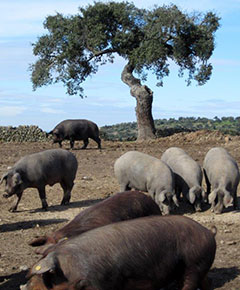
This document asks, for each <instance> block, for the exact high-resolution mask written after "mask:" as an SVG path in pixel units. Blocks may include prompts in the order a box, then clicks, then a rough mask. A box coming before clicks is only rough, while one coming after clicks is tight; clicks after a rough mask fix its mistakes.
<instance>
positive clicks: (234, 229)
mask: <svg viewBox="0 0 240 290" xmlns="http://www.w3.org/2000/svg"><path fill="white" fill-rule="evenodd" d="M239 144H240V137H229V136H224V135H222V134H220V133H219V132H207V131H199V132H195V133H180V134H175V135H173V136H170V137H166V138H159V139H156V140H153V141H144V142H108V141H105V142H104V141H103V142H102V147H103V149H102V150H101V151H100V150H98V149H96V143H94V142H90V144H89V146H88V149H87V150H80V147H81V146H82V144H80V142H79V143H78V142H76V149H75V150H72V152H73V153H74V154H75V155H76V157H77V159H78V162H79V168H78V172H77V177H76V180H75V185H74V188H73V191H72V199H71V203H70V205H69V206H60V205H59V204H60V202H61V199H62V190H61V187H60V186H59V185H58V184H56V185H54V186H53V187H47V189H46V190H47V200H48V204H49V210H48V211H42V210H41V202H40V199H39V196H38V193H37V190H36V189H27V190H25V192H24V194H23V198H22V200H21V202H20V204H19V207H18V211H17V212H15V213H11V212H9V211H8V209H9V208H10V205H11V199H4V198H3V196H2V193H3V191H4V185H3V184H2V185H1V187H0V191H1V195H0V289H4V290H8V289H19V286H20V285H21V284H25V283H26V278H25V275H26V273H27V269H28V267H30V266H31V265H32V264H33V263H34V262H35V261H36V260H37V259H38V256H37V255H36V254H35V253H34V248H32V247H30V246H29V245H28V242H29V241H30V240H31V239H32V238H34V237H36V236H39V235H43V234H45V233H49V232H51V231H54V230H56V229H58V228H60V227H62V226H63V225H64V224H66V223H67V222H68V221H69V220H71V219H72V218H73V217H74V216H75V215H77V214H78V213H79V212H80V211H81V210H83V209H85V208H86V207H88V206H90V205H92V204H94V203H96V202H99V201H101V200H103V199H105V198H107V197H108V196H110V195H112V194H114V193H116V192H118V191H119V186H118V183H117V181H116V179H115V177H114V173H113V164H114V162H115V160H116V158H118V157H119V156H121V155H122V154H123V153H125V152H127V151H129V150H138V151H141V152H144V153H147V154H150V155H152V156H155V157H158V158H160V157H161V155H162V153H163V152H164V151H165V150H166V149H167V148H169V147H171V146H178V147H181V148H183V149H184V150H186V152H187V153H189V154H190V156H192V157H193V158H194V159H195V160H196V161H197V162H199V164H200V165H202V162H203V158H204V156H205V154H206V152H207V151H208V150H209V149H210V148H212V147H215V146H222V147H224V148H226V149H227V150H228V151H229V152H230V153H231V154H232V156H233V157H234V158H235V159H236V160H237V162H238V164H239V165H240V150H239ZM53 147H54V148H57V145H52V144H51V143H1V144H0V156H1V158H0V176H2V174H3V173H5V172H6V171H7V167H8V166H12V165H13V164H14V163H15V162H16V161H17V160H19V159H20V158H21V157H22V156H24V155H26V154H30V153H33V152H39V151H42V150H46V149H50V148H53ZM64 148H66V149H69V143H67V142H66V143H64ZM223 166H224V164H223ZM203 184H204V186H205V183H204V182H203ZM238 197H239V198H238V199H239V205H240V187H239V189H238ZM176 213H178V214H184V215H186V216H189V217H190V218H192V219H194V220H196V221H198V222H199V223H201V224H202V225H204V226H206V227H208V228H210V227H211V226H212V225H215V226H216V227H217V235H216V241H217V253H216V258H215V261H214V264H213V266H212V268H211V270H210V272H209V277H210V278H211V279H212V285H213V289H226V290H229V289H232V290H233V289H236V290H237V289H238V290H239V289H240V212H239V211H233V208H232V207H230V208H228V209H226V210H225V211H224V213H222V214H220V215H216V214H214V213H212V212H211V211H210V210H209V207H207V206H206V208H205V209H204V210H203V212H200V213H194V212H193V211H192V209H191V207H189V206H187V205H181V208H180V209H179V212H176Z"/></svg>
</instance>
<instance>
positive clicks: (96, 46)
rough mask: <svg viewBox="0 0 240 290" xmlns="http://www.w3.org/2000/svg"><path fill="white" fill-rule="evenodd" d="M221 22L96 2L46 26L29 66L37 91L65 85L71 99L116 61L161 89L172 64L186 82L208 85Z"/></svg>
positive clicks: (165, 9)
mask: <svg viewBox="0 0 240 290" xmlns="http://www.w3.org/2000/svg"><path fill="white" fill-rule="evenodd" d="M218 26H219V18H218V17H217V16H216V15H215V14H213V13H211V12H210V13H206V15H202V14H200V13H195V14H193V15H189V14H187V13H183V12H182V11H180V10H179V9H178V8H177V6H175V5H170V6H163V7H158V6H155V7H154V8H153V9H152V10H146V9H138V8H137V7H135V6H134V4H132V3H129V2H107V3H105V2H104V3H103V2H94V4H93V5H88V6H86V7H84V8H83V7H80V8H79V13H78V14H76V15H73V16H67V17H66V16H63V15H62V14H59V13H57V14H56V15H55V16H48V17H47V18H46V20H45V22H44V27H45V29H47V30H48V33H47V34H46V35H43V36H41V37H40V38H39V39H38V41H37V42H36V43H35V44H33V53H34V55H35V56H37V57H38V59H37V61H36V62H35V63H34V64H32V65H31V66H30V70H31V73H32V76H31V80H32V83H33V88H34V89H36V88H37V87H41V86H44V85H50V84H53V83H57V82H62V83H63V84H64V85H65V86H66V87H67V93H68V94H79V95H80V96H81V97H83V88H82V83H83V82H84V81H85V80H86V78H87V77H89V76H91V75H93V74H95V73H97V71H98V69H99V66H100V65H103V64H106V63H108V62H113V61H114V57H115V55H116V54H117V55H119V56H122V57H123V58H125V59H126V60H128V61H129V63H130V64H131V66H132V67H133V68H134V71H135V72H136V73H138V75H139V77H140V79H141V80H146V78H147V72H148V71H151V72H153V73H154V74H155V76H156V78H157V81H158V85H162V81H163V78H164V77H165V76H167V75H168V74H169V61H170V60H172V61H174V62H175V63H176V64H177V65H178V66H179V76H184V71H185V70H186V71H188V77H187V82H188V84H190V82H191V80H193V79H194V80H196V81H197V83H198V84H199V85H202V84H204V83H205V82H206V81H207V80H208V79H209V78H210V76H211V72H212V66H211V64H209V63H208V62H207V61H208V59H209V58H210V56H211V55H212V52H213V49H214V33H215V31H216V30H217V29H218Z"/></svg>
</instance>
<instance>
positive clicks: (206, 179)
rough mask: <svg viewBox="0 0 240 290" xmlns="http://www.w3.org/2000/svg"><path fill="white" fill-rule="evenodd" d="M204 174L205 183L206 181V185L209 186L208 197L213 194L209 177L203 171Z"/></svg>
mask: <svg viewBox="0 0 240 290" xmlns="http://www.w3.org/2000/svg"><path fill="white" fill-rule="evenodd" d="M203 174H204V177H205V181H206V185H207V195H209V194H210V192H211V184H210V182H209V179H208V176H207V173H206V171H205V170H204V169H203Z"/></svg>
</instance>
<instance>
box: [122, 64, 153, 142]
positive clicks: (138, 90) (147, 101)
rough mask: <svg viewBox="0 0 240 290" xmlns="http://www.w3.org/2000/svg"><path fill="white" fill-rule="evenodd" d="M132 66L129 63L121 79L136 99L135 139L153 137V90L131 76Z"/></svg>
mask: <svg viewBox="0 0 240 290" xmlns="http://www.w3.org/2000/svg"><path fill="white" fill-rule="evenodd" d="M133 70H134V67H132V66H131V65H130V64H129V63H128V64H127V65H126V66H125V67H124V69H123V72H122V76H121V78H122V81H123V82H124V83H125V84H127V85H128V86H129V87H130V92H131V95H132V96H133V97H134V98H135V99H136V101H137V105H136V108H135V111H136V116H137V125H138V137H137V140H147V139H153V138H155V132H156V129H155V126H154V121H153V117H152V101H153V92H152V91H151V90H150V89H149V88H148V87H147V86H145V85H141V82H140V80H139V79H137V78H135V77H134V76H133V74H132V73H133Z"/></svg>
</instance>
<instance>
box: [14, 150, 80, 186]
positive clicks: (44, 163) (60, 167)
mask: <svg viewBox="0 0 240 290" xmlns="http://www.w3.org/2000/svg"><path fill="white" fill-rule="evenodd" d="M77 167H78V162H77V159H76V157H75V155H74V154H73V153H71V152H69V151H67V150H64V149H50V150H45V151H42V152H38V153H34V154H30V155H26V156H24V157H23V158H21V159H20V160H19V161H18V162H17V163H16V164H15V165H14V169H15V171H17V172H20V173H21V176H22V179H23V181H26V182H28V183H30V184H35V183H36V184H40V183H42V184H49V185H53V184H54V183H56V182H59V181H60V180H61V179H62V178H65V179H68V178H69V179H70V180H73V179H74V178H75V175H76V171H77Z"/></svg>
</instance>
